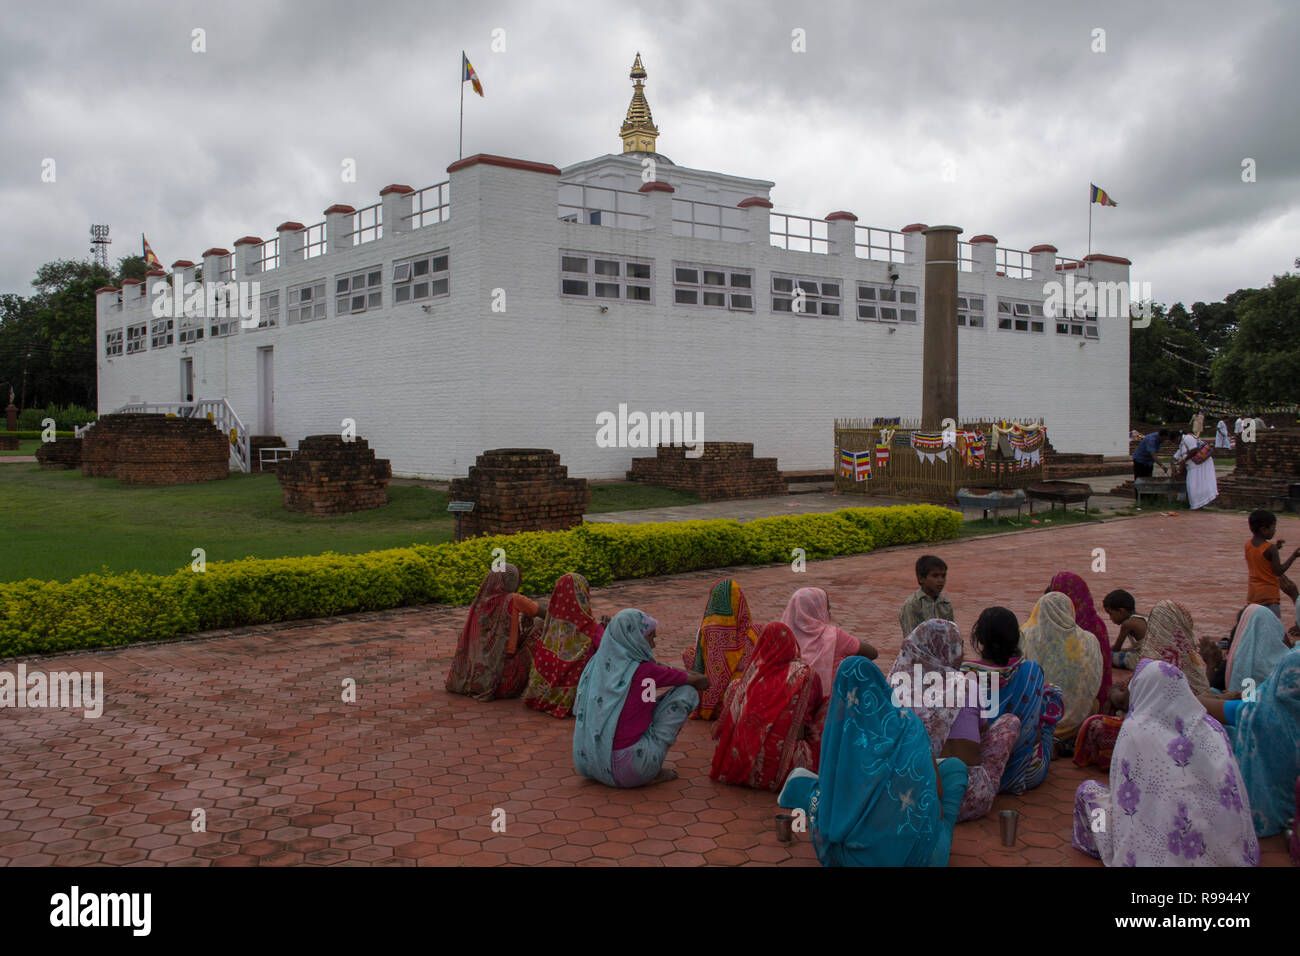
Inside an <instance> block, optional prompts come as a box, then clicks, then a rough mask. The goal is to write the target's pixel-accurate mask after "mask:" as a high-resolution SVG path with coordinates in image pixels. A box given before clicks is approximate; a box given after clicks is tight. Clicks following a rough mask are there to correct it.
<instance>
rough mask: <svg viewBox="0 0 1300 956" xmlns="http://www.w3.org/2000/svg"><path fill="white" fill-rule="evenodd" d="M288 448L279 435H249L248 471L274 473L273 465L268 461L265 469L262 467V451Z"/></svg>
mask: <svg viewBox="0 0 1300 956" xmlns="http://www.w3.org/2000/svg"><path fill="white" fill-rule="evenodd" d="M288 447H289V446H288V445H287V444H286V443H285V440H284V439H283V438H281V437H280V436H279V435H249V436H248V461H249V466H248V467H249V470H250V471H254V472H259V471H275V465H273V464H271V463H270V462H269V461H268V462H267V463H266V467H265V468H263V467H262V455H261V451H262V449H263V448H288Z"/></svg>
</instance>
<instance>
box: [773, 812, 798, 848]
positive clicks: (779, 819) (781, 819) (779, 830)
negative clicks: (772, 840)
mask: <svg viewBox="0 0 1300 956" xmlns="http://www.w3.org/2000/svg"><path fill="white" fill-rule="evenodd" d="M776 838H777V839H778V840H780V841H781V842H782V843H789V842H790V841H791V840H793V839H794V814H793V813H778V814H777V815H776Z"/></svg>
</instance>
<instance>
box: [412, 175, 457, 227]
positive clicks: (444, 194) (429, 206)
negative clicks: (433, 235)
mask: <svg viewBox="0 0 1300 956" xmlns="http://www.w3.org/2000/svg"><path fill="white" fill-rule="evenodd" d="M450 218H451V181H450V180H448V181H446V182H441V183H434V184H433V185H432V186H425V187H424V188H423V189H417V190H416V191H415V192H413V193H411V213H410V215H408V216H407V217H406V220H407V221H408V222H409V223H410V224H411V228H412V229H423V228H424V227H425V226H433V225H437V224H438V223H440V222H446V221H447V220H448V219H450Z"/></svg>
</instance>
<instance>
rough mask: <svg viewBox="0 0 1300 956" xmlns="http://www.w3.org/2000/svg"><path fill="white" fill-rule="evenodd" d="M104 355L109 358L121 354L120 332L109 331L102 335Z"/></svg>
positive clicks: (116, 330) (118, 330) (119, 330)
mask: <svg viewBox="0 0 1300 956" xmlns="http://www.w3.org/2000/svg"><path fill="white" fill-rule="evenodd" d="M104 354H105V355H107V356H109V357H110V358H111V357H112V356H114V355H121V354H122V330H121V329H111V330H109V331H108V332H105V333H104Z"/></svg>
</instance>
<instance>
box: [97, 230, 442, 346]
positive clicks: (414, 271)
mask: <svg viewBox="0 0 1300 956" xmlns="http://www.w3.org/2000/svg"><path fill="white" fill-rule="evenodd" d="M448 258H449V257H448V252H447V250H445V249H444V250H442V251H440V252H432V253H425V254H423V255H420V256H415V257H413V258H409V259H402V260H399V261H397V262H394V263H393V273H392V277H391V288H392V300H393V304H395V305H400V304H405V303H411V302H421V301H423V300H425V299H433V298H437V297H440V296H445V295H450V294H451V272H450V268H449V265H448ZM383 277H384V270H383V267H382V266H374V267H372V268H369V269H362V270H360V271H358V272H351V273H348V274H347V275H342V276H336V277H335V278H334V314H335V315H359V314H361V313H363V312H369V311H372V310H375V309H380V308H383V304H384V292H383ZM222 281H230V280H229V274H228V273H226V274H224V275H223V276H222ZM325 287H326V280H324V279H315V280H313V281H311V282H306V283H303V284H301V285H296V286H291V287H290V288H289V289H288V290H286V292H285V293H284V295H285V306H286V308H285V321H286V322H287V323H288V324H290V325H297V324H299V323H302V322H312V321H315V320H316V319H323V318H325V317H326V307H327V303H328V299H327V298H326V294H325ZM140 288H141V289H143V288H144V286H143V285H141V287H140ZM222 295H224V299H223V300H222V301H221V303H220V305H221V306H222V310H223V311H224V312H225V315H221V316H213V317H208V318H206V319H205V318H203V317H197V316H196V317H192V318H183V319H181V326H180V328H179V329H178V330H177V329H175V328H174V327H173V323H174V319H172V318H170V317H169V318H160V319H153V320H152V321H150V322H147V323H146V322H141V323H139V324H137V325H130V326H127V327H126V341H125V354H127V355H131V354H133V353H135V352H143V351H144V349H145V341H146V339H147V340H148V342H149V348H151V349H161V348H166V347H167V346H169V345H171V344H172V342H173V340H174V341H177V342H180V343H181V344H183V345H184V344H190V343H193V342H200V341H202V340H203V336H204V333H205V332H206V333H207V335H208V337H209V338H214V339H215V338H222V337H224V336H227V335H234V334H235V333H236V332H238V331H239V328H240V317H239V315H238V306H239V304H238V303H237V302H236V301H235V299H234V297H233V296H232V295H231V294H230V292H229V291H226V292H224V293H222ZM280 296H281V293H280V290H279V289H274V290H272V291H270V292H263V293H262V294H261V298H260V299H259V301H258V306H259V311H258V322H257V327H258V328H259V329H270V328H275V327H277V326H278V325H279V324H280ZM123 352H124V349H123V338H122V330H121V329H114V330H111V331H108V332H106V333H105V334H104V354H105V355H106V356H108V357H110V358H111V357H113V356H116V355H122V354H123Z"/></svg>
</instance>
